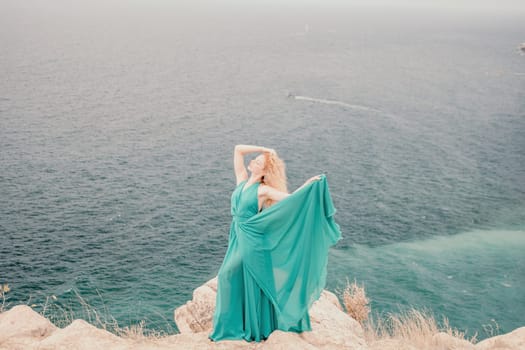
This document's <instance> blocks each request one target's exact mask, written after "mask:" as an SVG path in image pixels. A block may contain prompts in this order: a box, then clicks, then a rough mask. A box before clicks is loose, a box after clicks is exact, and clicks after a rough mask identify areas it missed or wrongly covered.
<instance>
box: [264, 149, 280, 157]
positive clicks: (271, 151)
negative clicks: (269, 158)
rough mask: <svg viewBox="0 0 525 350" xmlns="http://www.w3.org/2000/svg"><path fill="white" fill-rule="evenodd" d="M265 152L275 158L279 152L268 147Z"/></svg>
mask: <svg viewBox="0 0 525 350" xmlns="http://www.w3.org/2000/svg"><path fill="white" fill-rule="evenodd" d="M263 152H268V153H270V154H271V155H273V156H275V155H276V154H277V152H276V151H275V150H274V149H273V148H267V147H263Z"/></svg>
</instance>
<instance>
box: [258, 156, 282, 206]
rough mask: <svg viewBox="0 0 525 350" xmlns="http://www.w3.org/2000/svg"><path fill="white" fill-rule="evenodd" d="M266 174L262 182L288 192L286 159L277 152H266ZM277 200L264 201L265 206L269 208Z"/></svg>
mask: <svg viewBox="0 0 525 350" xmlns="http://www.w3.org/2000/svg"><path fill="white" fill-rule="evenodd" d="M263 154H264V172H265V174H264V176H263V177H262V179H261V183H263V184H265V185H268V186H270V187H273V188H275V189H276V190H278V191H281V192H286V193H288V185H287V181H288V179H287V178H286V165H285V164H284V161H283V160H282V159H281V158H279V156H278V155H277V154H276V153H270V152H264V153H263ZM275 203H276V202H275V201H273V200H271V199H267V200H266V201H265V202H264V203H263V208H268V207H270V206H272V205H273V204H275Z"/></svg>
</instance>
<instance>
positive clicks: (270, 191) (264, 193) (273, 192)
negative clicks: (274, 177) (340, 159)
mask: <svg viewBox="0 0 525 350" xmlns="http://www.w3.org/2000/svg"><path fill="white" fill-rule="evenodd" d="M318 180H321V176H320V175H316V176H312V177H311V178H309V179H308V180H306V182H305V183H304V184H302V185H301V187H299V188H298V189H296V190H295V191H294V193H295V192H297V191H299V190H300V189H301V188H303V187H305V186H306V185H308V184H309V183H312V182H313V181H318ZM259 195H260V196H261V197H262V198H261V202H263V203H264V202H265V201H267V200H268V199H269V200H272V201H274V202H279V201H281V200H283V199H285V198H286V197H288V196H289V195H290V194H289V193H287V192H282V191H279V190H277V189H275V188H273V187H271V186H267V185H264V186H261V187H260V192H259Z"/></svg>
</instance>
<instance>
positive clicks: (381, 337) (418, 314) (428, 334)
mask: <svg viewBox="0 0 525 350" xmlns="http://www.w3.org/2000/svg"><path fill="white" fill-rule="evenodd" d="M341 298H342V300H343V304H344V306H345V309H346V311H347V313H348V314H349V315H350V316H351V317H352V318H354V319H355V320H357V321H358V322H359V323H361V325H362V326H363V329H364V331H365V338H366V341H367V343H368V344H369V345H371V346H372V347H374V344H375V345H377V346H378V348H382V347H384V346H386V347H389V348H390V347H391V346H393V348H396V347H405V348H410V347H414V348H417V349H445V348H448V347H450V346H451V342H463V341H467V342H469V343H470V345H473V344H474V343H475V342H476V336H477V334H476V335H474V336H473V337H471V338H467V337H466V334H465V333H464V332H461V331H459V330H457V329H455V328H452V327H451V326H450V324H449V322H448V319H447V318H444V319H443V322H442V323H441V324H438V322H437V321H436V319H435V318H434V316H433V315H432V313H430V312H428V311H419V310H416V309H410V310H408V311H405V312H400V313H397V314H392V313H390V314H387V315H386V316H379V315H376V317H373V318H372V317H369V314H370V307H369V303H370V300H369V299H368V298H367V296H366V293H365V288H364V286H359V285H358V284H357V282H356V281H354V282H353V283H349V282H348V281H347V283H346V287H345V289H344V290H343V292H342V293H341ZM440 333H441V334H440ZM443 333H445V334H446V335H448V336H450V337H447V336H443ZM451 337H452V338H451ZM385 344H390V345H385ZM392 344H395V345H392ZM462 344H464V345H469V344H468V343H462ZM453 346H456V345H453Z"/></svg>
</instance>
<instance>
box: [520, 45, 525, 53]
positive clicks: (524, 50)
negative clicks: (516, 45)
mask: <svg viewBox="0 0 525 350" xmlns="http://www.w3.org/2000/svg"><path fill="white" fill-rule="evenodd" d="M520 50H521V52H523V53H525V43H522V44H521V45H520Z"/></svg>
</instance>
